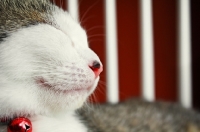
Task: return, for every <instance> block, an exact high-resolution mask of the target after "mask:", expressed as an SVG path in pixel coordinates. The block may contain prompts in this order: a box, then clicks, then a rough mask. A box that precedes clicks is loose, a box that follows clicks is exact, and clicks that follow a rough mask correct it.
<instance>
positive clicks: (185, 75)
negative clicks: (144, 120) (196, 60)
mask: <svg viewBox="0 0 200 132" xmlns="http://www.w3.org/2000/svg"><path fill="white" fill-rule="evenodd" d="M178 5H179V23H178V26H179V36H178V37H179V100H180V103H181V104H182V105H183V106H184V107H186V108H190V107H191V102H192V101H191V93H192V86H191V85H192V84H191V38H190V37H191V36H190V34H191V33H190V2H189V0H179V4H178Z"/></svg>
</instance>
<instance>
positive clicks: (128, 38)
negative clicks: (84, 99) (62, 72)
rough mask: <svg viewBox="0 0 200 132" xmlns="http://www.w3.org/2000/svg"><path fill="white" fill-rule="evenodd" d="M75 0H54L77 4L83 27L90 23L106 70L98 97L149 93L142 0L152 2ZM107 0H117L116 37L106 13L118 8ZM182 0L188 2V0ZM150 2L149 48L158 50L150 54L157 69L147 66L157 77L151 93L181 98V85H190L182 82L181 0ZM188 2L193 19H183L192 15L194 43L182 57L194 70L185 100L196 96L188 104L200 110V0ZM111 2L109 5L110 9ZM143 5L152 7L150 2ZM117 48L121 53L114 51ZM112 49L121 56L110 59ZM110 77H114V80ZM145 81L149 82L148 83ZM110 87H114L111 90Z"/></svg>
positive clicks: (154, 97) (64, 5)
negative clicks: (111, 40) (110, 42)
mask: <svg viewBox="0 0 200 132" xmlns="http://www.w3.org/2000/svg"><path fill="white" fill-rule="evenodd" d="M71 1H76V2H77V3H76V7H70V6H71V4H70V0H54V2H55V3H56V4H57V5H58V6H60V7H62V8H63V9H64V10H73V9H75V10H76V11H77V14H78V16H77V15H75V16H74V17H77V18H76V19H79V20H80V22H81V25H82V26H83V28H84V29H86V31H87V34H88V41H89V45H90V47H91V48H92V49H93V50H94V51H95V52H96V53H97V54H98V55H99V57H100V59H101V61H102V63H103V64H104V71H103V73H102V74H101V79H100V80H101V81H100V83H99V86H98V88H97V90H96V91H95V97H93V98H95V99H94V100H93V102H100V103H103V102H107V101H108V102H112V99H109V97H108V93H109V92H110V93H109V94H111V95H112V93H114V94H115V95H114V96H115V97H113V98H115V99H114V101H113V102H117V101H121V100H125V99H128V98H133V97H144V98H145V94H144V91H145V90H144V89H145V88H144V84H143V83H145V82H144V80H143V79H144V74H143V72H144V71H143V66H142V65H144V63H143V62H142V61H143V60H142V59H143V55H144V54H145V53H142V52H144V51H143V50H142V48H143V47H142V44H143V43H144V41H143V40H142V39H145V38H144V37H143V36H142V35H143V34H144V32H143V26H142V24H143V22H142V21H144V19H142V12H143V11H144V10H142V9H141V8H142V6H141V4H142V3H141V2H142V1H143V4H144V5H147V6H148V4H149V3H148V1H149V0H146V1H145V0H115V1H113V0H107V1H106V0H71ZM108 1H113V3H114V4H113V5H114V6H113V7H114V10H113V11H115V13H114V17H113V16H112V15H111V16H110V17H111V21H112V19H113V22H114V23H113V24H114V25H113V26H114V28H115V30H114V31H115V32H114V36H113V37H112V35H111V36H108V33H109V32H108V29H106V27H108V25H109V24H108V23H107V19H109V18H110V17H108V16H107V17H106V15H107V13H108V12H109V11H108V9H111V14H112V9H113V8H112V5H111V6H110V7H109V6H108V5H106V4H108V3H107V2H108ZM182 1H183V2H184V0H182ZM185 1H186V0H185ZM150 2H151V3H150V4H149V5H150V9H149V11H147V14H148V13H149V14H150V19H147V20H151V22H152V23H150V24H151V28H150V29H151V31H150V33H151V34H150V36H151V38H152V40H151V39H150V42H149V43H152V45H151V48H152V49H150V51H152V52H153V53H152V54H150V57H151V55H152V58H151V59H152V64H151V66H152V69H151V66H150V69H151V71H152V73H151V72H150V73H148V72H147V76H148V74H151V76H150V80H151V81H152V82H151V83H150V85H151V86H149V87H150V92H149V93H150V94H151V92H153V94H152V95H150V96H152V97H150V98H149V100H150V101H152V100H164V101H170V102H181V101H180V91H181V90H183V91H184V89H186V88H185V87H184V86H180V78H181V77H183V76H184V74H182V73H181V72H180V65H179V64H180V56H179V55H180V34H181V33H182V30H180V1H179V0H152V1H150ZM69 4H70V5H69ZM187 5H188V7H189V8H188V13H189V17H188V20H187V19H186V20H185V19H183V22H185V21H186V22H187V21H189V24H188V30H189V32H188V31H186V33H188V35H189V37H188V40H189V41H188V43H187V44H188V46H189V47H190V48H187V47H186V50H188V51H189V52H186V53H189V56H188V54H185V57H184V56H183V60H184V58H185V59H187V58H188V57H189V64H187V65H189V67H187V68H188V69H189V71H190V73H189V74H186V75H185V76H186V80H182V82H183V84H182V85H187V86H186V87H187V88H189V92H188V94H189V96H186V97H185V96H184V95H183V97H182V98H183V99H184V98H186V100H187V98H191V99H189V105H186V107H187V106H189V107H193V108H196V109H198V110H200V80H199V79H200V1H199V0H189V4H186V6H187ZM106 6H108V7H107V9H106ZM69 8H72V9H69ZM144 8H145V9H147V7H145V6H144ZM183 10H184V9H183ZM186 11H187V10H186ZM143 13H144V12H143ZM182 15H183V16H184V15H186V17H187V14H184V12H183V14H182ZM72 16H73V15H72ZM147 18H148V16H147ZM145 20H146V19H145ZM147 24H148V21H147ZM111 26H112V22H111ZM186 26H187V24H186ZM183 27H184V26H183ZM183 32H184V31H183ZM111 34H112V33H111ZM110 38H111V39H114V42H113V43H114V47H113V48H112V47H110V49H108V47H109V46H108V44H109V43H108V42H109V41H108V39H110ZM183 41H184V39H183ZM113 50H115V51H116V53H115V52H114V53H113ZM147 50H148V49H147ZM109 53H113V54H114V55H115V57H114V60H115V59H116V61H113V62H111V60H112V59H111V60H108V56H109ZM183 54H184V53H183ZM147 56H148V55H147ZM147 64H148V62H147ZM109 65H110V67H109ZM112 67H113V69H114V71H113V73H114V72H117V73H114V74H112V72H110V71H111V70H112ZM183 67H184V66H183ZM182 71H183V72H184V71H185V70H184V69H183V70H182ZM112 77H114V78H112ZM108 78H110V79H108ZM152 78H153V79H152ZM188 79H189V80H190V81H189V83H188V84H184V82H188V81H187V80H188ZM113 80H114V81H113ZM108 81H109V82H108ZM111 81H113V82H112V83H114V84H113V85H112V84H110V82H111ZM146 87H147V88H148V85H147V86H146ZM180 87H181V88H180ZM152 88H153V89H152ZM108 89H111V90H110V91H109V90H108ZM112 89H113V90H114V91H112ZM147 94H148V90H147ZM186 94H187V90H186ZM147 96H148V95H147ZM147 99H148V98H147ZM186 102H187V101H186ZM186 104H187V103H186Z"/></svg>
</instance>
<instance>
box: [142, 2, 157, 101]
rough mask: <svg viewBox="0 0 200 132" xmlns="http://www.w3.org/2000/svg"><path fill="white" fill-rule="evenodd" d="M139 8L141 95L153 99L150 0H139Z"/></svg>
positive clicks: (149, 99)
mask: <svg viewBox="0 0 200 132" xmlns="http://www.w3.org/2000/svg"><path fill="white" fill-rule="evenodd" d="M140 2H141V3H140V9H141V11H140V12H141V51H142V52H141V54H142V55H141V56H142V96H143V98H144V99H146V100H148V101H153V100H154V98H155V97H154V96H155V92H154V91H155V90H154V89H155V87H154V56H153V31H152V30H153V27H152V26H153V25H152V2H151V0H140Z"/></svg>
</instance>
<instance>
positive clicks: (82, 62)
mask: <svg viewBox="0 0 200 132" xmlns="http://www.w3.org/2000/svg"><path fill="white" fill-rule="evenodd" d="M53 16H54V20H55V23H56V24H57V26H55V27H54V26H51V25H48V24H39V25H35V26H31V27H28V28H23V29H20V30H18V31H16V32H14V33H12V34H10V36H9V37H8V38H6V39H5V41H4V42H2V43H1V44H0V117H3V116H9V117H11V116H14V115H24V114H25V115H31V118H30V119H31V121H32V123H33V132H75V131H76V132H85V131H86V128H84V126H83V125H82V124H81V122H80V121H78V119H77V117H76V116H74V113H73V111H74V110H75V109H77V108H79V107H81V106H82V104H83V103H84V102H85V101H86V99H87V97H88V96H89V95H90V94H91V93H92V92H93V91H94V89H95V87H96V85H97V83H98V80H99V77H97V78H96V77H95V75H94V72H93V71H92V70H91V69H90V68H89V65H91V64H92V62H93V61H95V60H97V61H99V62H100V60H99V58H98V56H97V55H96V54H95V53H94V52H93V51H92V50H91V49H90V48H89V47H88V43H87V36H86V33H85V31H84V30H83V29H82V28H81V26H80V25H79V23H77V22H76V21H75V20H73V19H72V18H71V17H70V15H69V14H68V13H66V12H64V11H62V10H60V9H58V8H57V9H56V10H55V12H54V13H53ZM50 86H51V87H50ZM74 89H82V90H80V91H75V90H74ZM69 90H70V91H69ZM63 91H65V92H63ZM0 130H1V128H0Z"/></svg>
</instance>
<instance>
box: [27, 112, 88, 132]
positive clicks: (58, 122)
mask: <svg viewBox="0 0 200 132" xmlns="http://www.w3.org/2000/svg"><path fill="white" fill-rule="evenodd" d="M31 121H32V126H33V130H34V131H35V132H61V131H62V132H87V128H86V127H85V126H84V124H83V123H82V122H81V120H80V119H78V117H77V116H76V114H75V112H73V111H70V112H67V113H65V114H64V113H56V114H54V115H53V116H51V117H50V116H35V117H32V118H31Z"/></svg>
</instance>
